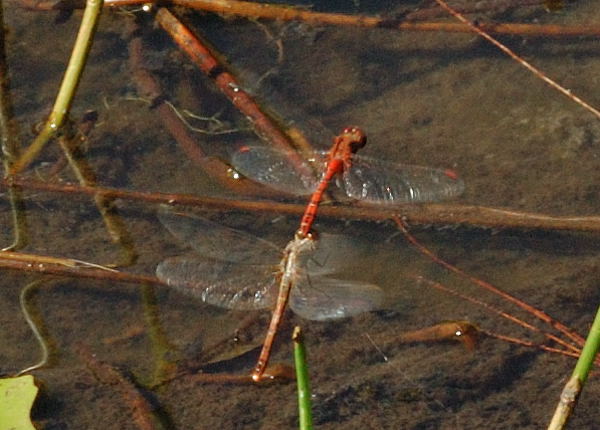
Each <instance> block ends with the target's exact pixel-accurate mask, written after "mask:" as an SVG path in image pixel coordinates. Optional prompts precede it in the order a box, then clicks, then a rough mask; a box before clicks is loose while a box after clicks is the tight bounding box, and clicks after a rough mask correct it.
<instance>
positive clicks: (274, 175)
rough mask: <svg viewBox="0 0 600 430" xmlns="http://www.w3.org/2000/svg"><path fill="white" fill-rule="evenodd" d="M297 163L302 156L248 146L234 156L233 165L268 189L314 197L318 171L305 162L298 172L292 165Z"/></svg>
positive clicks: (263, 147) (232, 158) (264, 147)
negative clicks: (315, 171) (295, 161)
mask: <svg viewBox="0 0 600 430" xmlns="http://www.w3.org/2000/svg"><path fill="white" fill-rule="evenodd" d="M294 159H299V158H298V154H293V155H292V153H290V154H286V152H284V151H279V150H277V149H274V148H269V147H266V146H249V147H248V146H245V147H244V148H242V149H240V150H239V151H237V152H235V153H234V154H233V156H232V157H231V164H232V165H233V167H235V169H236V170H237V171H239V172H240V173H241V174H242V175H244V176H247V177H248V178H251V179H253V180H255V181H257V182H259V183H261V184H263V185H266V186H268V187H271V188H274V189H276V190H279V191H283V192H285V193H290V194H294V195H308V194H311V193H312V192H313V191H314V189H315V188H316V187H317V179H316V176H315V175H314V174H313V172H314V170H313V169H314V167H313V166H312V165H311V163H309V162H302V163H301V165H300V166H298V168H294V166H293V165H292V164H291V162H290V160H294ZM317 164H318V163H317ZM318 168H320V170H322V169H323V167H322V166H320V167H318ZM301 172H304V173H301ZM319 173H320V171H319Z"/></svg>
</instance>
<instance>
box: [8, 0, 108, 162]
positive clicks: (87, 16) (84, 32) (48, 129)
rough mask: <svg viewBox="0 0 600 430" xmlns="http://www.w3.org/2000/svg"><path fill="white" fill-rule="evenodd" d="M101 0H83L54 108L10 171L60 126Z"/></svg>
mask: <svg viewBox="0 0 600 430" xmlns="http://www.w3.org/2000/svg"><path fill="white" fill-rule="evenodd" d="M103 4H104V0H87V2H86V6H85V12H84V13H83V19H82V20H81V26H80V27H79V33H78V34H77V39H76V40H75V45H74V46H73V52H72V53H71V58H70V59H69V65H68V66H67V70H66V71H65V76H64V77H63V81H62V84H61V86H60V90H59V91H58V95H57V96H56V101H55V102H54V107H53V108H52V112H51V113H50V116H49V117H48V119H47V120H46V123H45V124H44V128H43V129H42V131H41V132H40V133H39V134H38V135H37V137H36V138H35V139H34V141H33V142H32V143H31V145H29V147H28V148H27V150H26V151H25V153H24V154H23V155H22V156H21V158H19V159H18V160H17V161H16V163H15V164H13V166H12V169H11V173H13V174H15V173H18V172H20V171H21V170H23V169H24V168H25V167H26V166H27V165H28V164H29V163H30V162H31V160H33V159H34V158H35V156H36V155H37V154H38V152H40V151H41V149H42V148H43V147H44V145H45V144H46V142H47V141H48V139H50V138H51V137H52V136H54V134H55V133H56V132H57V131H58V129H59V128H60V127H61V126H62V125H63V123H64V121H65V118H66V117H67V116H68V114H69V109H70V108H71V103H72V101H73V96H74V95H75V91H76V90H77V86H78V85H79V81H80V79H81V74H82V72H83V68H84V66H85V63H86V60H87V56H88V53H89V51H90V48H91V46H92V41H93V38H94V33H95V31H96V26H97V24H98V19H99V18H100V12H101V10H102V6H103Z"/></svg>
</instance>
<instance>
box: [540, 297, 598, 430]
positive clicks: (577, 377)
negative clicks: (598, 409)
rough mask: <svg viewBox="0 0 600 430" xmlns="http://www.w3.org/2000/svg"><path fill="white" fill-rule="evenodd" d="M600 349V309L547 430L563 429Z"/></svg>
mask: <svg viewBox="0 0 600 430" xmlns="http://www.w3.org/2000/svg"><path fill="white" fill-rule="evenodd" d="M599 348H600V307H598V311H597V312H596V318H595V319H594V322H593V323H592V327H591V328H590V332H589V333H588V336H587V339H586V340H585V345H584V346H583V349H582V350H581V355H580V356H579V359H578V360H577V364H576V365H575V369H574V370H573V374H572V375H571V378H570V379H569V380H568V381H567V383H566V384H565V386H564V388H563V391H562V393H561V395H560V401H559V402H558V405H557V406H556V410H555V411H554V416H553V417H552V421H551V422H550V425H549V426H548V430H559V429H563V428H565V426H566V424H567V421H568V420H569V417H570V416H571V413H572V412H573V410H574V409H575V405H576V404H577V400H578V398H579V395H580V394H581V390H582V389H583V384H585V381H586V380H587V377H588V375H589V373H590V370H591V368H592V366H593V365H594V359H595V358H596V354H598V349H599Z"/></svg>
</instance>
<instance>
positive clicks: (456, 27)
mask: <svg viewBox="0 0 600 430" xmlns="http://www.w3.org/2000/svg"><path fill="white" fill-rule="evenodd" d="M145 3H147V0H106V2H105V4H106V5H107V6H127V5H135V4H138V5H141V4H145ZM171 3H173V4H176V5H178V6H183V7H189V8H192V9H197V10H204V11H209V12H215V13H220V14H224V15H237V16H245V17H249V18H267V19H277V20H281V21H303V22H307V23H309V24H315V25H323V24H326V25H347V26H352V27H367V28H388V29H395V30H402V31H444V32H449V33H469V32H471V31H472V30H471V29H470V28H469V27H468V26H467V25H465V24H462V23H461V24H456V23H450V22H419V21H413V20H410V19H405V18H385V17H378V16H367V15H347V14H342V13H326V12H313V11H311V10H307V9H300V8H294V7H289V6H281V5H276V4H269V3H262V2H247V1H236V0H219V1H214V0H171ZM478 25H479V26H480V28H482V29H484V30H485V31H487V32H489V33H496V34H515V35H522V36H539V37H579V36H592V37H593V36H596V37H597V36H599V35H600V27H598V26H592V25H588V26H586V25H573V26H565V25H551V24H549V25H543V24H513V23H485V22H482V23H479V24H478Z"/></svg>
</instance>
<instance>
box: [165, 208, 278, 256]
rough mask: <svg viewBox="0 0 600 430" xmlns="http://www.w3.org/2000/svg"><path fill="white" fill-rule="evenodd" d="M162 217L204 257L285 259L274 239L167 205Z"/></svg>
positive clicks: (166, 224)
mask: <svg viewBox="0 0 600 430" xmlns="http://www.w3.org/2000/svg"><path fill="white" fill-rule="evenodd" d="M158 219H159V220H160V222H161V223H162V225H164V226H165V227H166V228H167V230H169V232H171V234H172V235H173V236H175V237H176V238H177V239H179V240H180V241H181V242H183V243H185V244H187V245H189V246H191V247H192V248H193V249H194V250H196V251H197V252H198V253H199V254H200V255H201V256H203V257H209V258H214V259H216V260H223V261H230V262H235V263H241V264H276V263H277V261H279V260H280V259H281V250H280V249H279V248H278V247H277V246H275V245H274V244H273V243H271V242H268V241H266V240H264V239H261V238H259V237H256V236H253V235H251V234H247V233H244V232H242V231H239V230H235V229H233V228H229V227H225V226H223V225H220V224H217V223H215V222H212V221H210V220H208V219H206V218H202V217H200V216H197V215H192V214H185V213H179V212H174V211H172V210H171V209H169V208H168V207H165V206H163V207H161V209H160V210H159V212H158Z"/></svg>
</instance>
